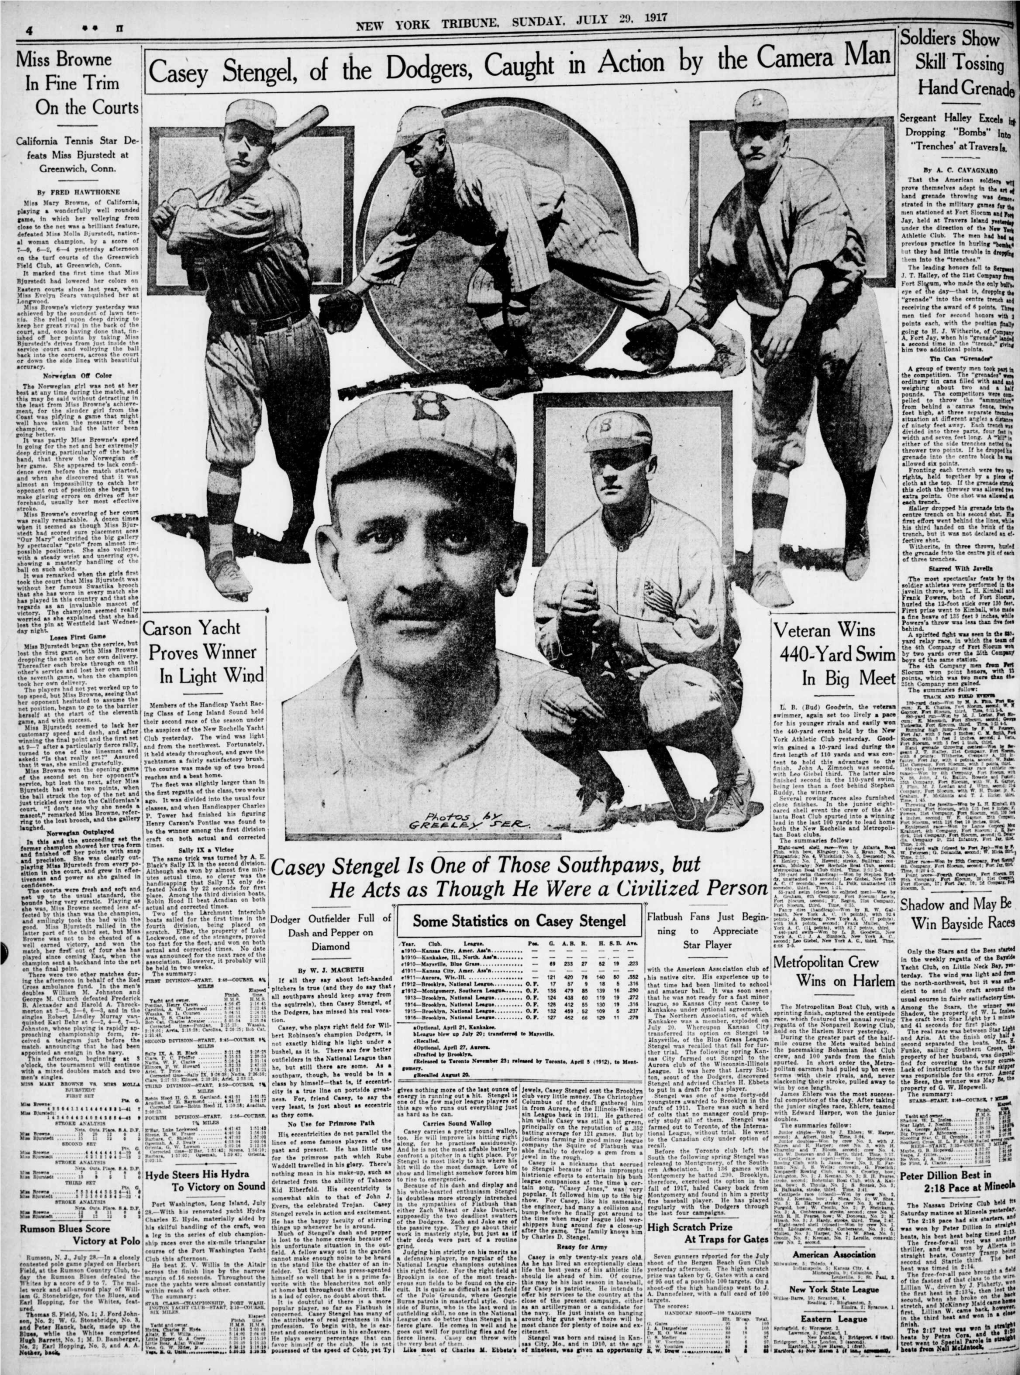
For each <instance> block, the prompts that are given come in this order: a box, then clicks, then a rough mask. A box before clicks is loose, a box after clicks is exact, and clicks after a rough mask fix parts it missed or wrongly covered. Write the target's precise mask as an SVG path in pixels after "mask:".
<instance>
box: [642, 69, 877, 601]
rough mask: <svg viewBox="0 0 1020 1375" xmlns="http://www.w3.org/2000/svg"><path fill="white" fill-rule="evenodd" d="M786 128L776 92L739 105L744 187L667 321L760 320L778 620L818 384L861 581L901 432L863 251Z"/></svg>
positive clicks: (767, 529)
mask: <svg viewBox="0 0 1020 1375" xmlns="http://www.w3.org/2000/svg"><path fill="white" fill-rule="evenodd" d="M789 117H790V116H789V110H788V108H787V104H786V101H785V100H784V98H783V97H782V96H781V95H780V94H779V92H778V91H769V90H754V91H746V92H745V93H744V94H743V95H742V96H741V97H740V99H739V100H738V101H737V104H736V109H735V110H734V114H733V119H734V123H733V128H732V130H731V132H730V142H731V144H732V145H733V149H734V151H735V152H736V154H737V157H738V158H739V159H740V163H741V166H742V167H743V169H744V179H743V181H742V182H741V183H740V184H739V185H737V186H735V187H734V188H733V190H732V191H731V192H730V193H729V195H728V196H727V197H726V199H725V200H724V201H723V203H722V205H721V206H720V207H719V209H718V211H717V212H716V215H715V218H714V219H713V221H712V229H711V233H710V235H709V242H708V252H707V254H706V256H705V260H704V263H703V264H702V268H701V271H700V272H699V273H698V274H697V276H696V277H695V278H694V280H693V281H692V282H691V284H690V286H689V287H688V288H687V290H686V291H685V292H684V293H683V295H682V296H681V298H680V301H679V304H678V306H677V307H676V308H675V309H674V310H671V311H670V312H669V315H668V321H669V323H670V324H671V325H675V326H676V327H677V328H678V329H686V328H687V326H688V325H694V326H695V328H698V327H700V328H702V329H703V328H704V327H705V326H706V325H709V324H711V323H712V322H713V321H714V320H716V319H717V318H718V317H719V315H720V314H721V313H722V311H723V310H724V309H725V308H726V306H727V305H729V303H730V302H731V301H734V300H735V301H739V302H740V304H741V305H742V306H743V308H744V309H745V310H746V311H747V313H748V314H749V315H750V317H751V341H752V345H753V348H752V380H753V385H754V394H753V407H752V414H753V423H754V439H753V448H752V452H753V457H754V462H755V466H756V469H757V471H756V473H755V478H754V485H753V488H752V497H751V513H752V521H753V525H754V548H753V563H754V577H753V582H752V585H751V595H752V596H753V597H754V598H755V600H756V601H758V602H760V603H761V605H762V606H766V607H770V608H774V607H783V606H789V605H790V604H791V603H792V601H793V598H792V597H791V596H790V593H789V591H788V590H787V587H786V584H785V583H784V582H783V578H782V574H781V573H780V571H779V547H780V541H781V536H782V530H783V521H784V519H785V517H786V507H787V502H788V500H789V493H790V473H791V472H792V471H793V470H794V469H795V468H799V467H800V465H801V464H802V463H803V462H804V439H805V435H806V434H807V427H808V421H809V420H810V418H811V408H812V404H813V398H814V391H815V383H816V381H817V387H818V427H819V429H820V430H821V433H822V441H823V443H824V444H825V448H826V450H827V452H828V454H829V457H830V459H831V460H832V464H833V467H834V468H835V469H836V472H837V473H838V474H839V477H840V480H841V482H842V484H843V490H844V492H845V494H846V530H845V538H844V548H843V571H844V572H845V574H846V576H847V577H848V578H850V580H851V581H854V582H856V581H857V579H858V578H862V577H863V576H864V574H865V573H866V572H867V569H868V563H869V561H870V557H871V544H870V539H869V535H868V504H869V502H870V499H871V488H872V484H873V482H874V478H875V466H876V464H877V463H878V459H879V455H880V454H881V452H882V448H883V446H884V444H885V441H886V440H887V439H888V437H889V432H890V430H891V429H892V397H891V395H890V391H889V374H888V370H887V367H886V361H885V343H884V340H883V338H882V324H881V320H880V318H879V314H878V303H877V302H876V300H875V296H874V293H873V292H872V290H871V288H870V287H867V286H865V285H864V273H865V251H864V242H863V240H862V238H861V236H860V234H859V233H858V231H857V229H856V227H855V225H854V222H853V218H852V217H851V214H850V211H849V209H848V208H847V204H846V201H845V200H844V199H843V195H842V192H841V191H840V189H839V186H838V185H837V184H836V180H835V178H834V177H833V175H832V173H831V172H830V171H829V169H828V168H827V167H823V166H822V165H821V163H818V162H814V161H812V160H811V159H810V158H795V157H790V156H789V147H790V138H789V134H788V132H787V122H788V120H789ZM635 356H637V357H638V358H639V359H640V357H641V352H640V350H639V351H638V352H637V353H636V355H635Z"/></svg>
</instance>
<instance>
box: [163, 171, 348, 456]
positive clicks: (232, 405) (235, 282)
mask: <svg viewBox="0 0 1020 1375" xmlns="http://www.w3.org/2000/svg"><path fill="white" fill-rule="evenodd" d="M167 250H168V251H169V252H170V253H177V254H181V255H182V256H183V257H184V259H185V262H186V264H187V265H188V266H189V267H190V268H191V269H193V270H197V271H198V272H199V273H200V274H201V276H202V278H204V281H205V284H206V286H207V292H206V300H207V301H208V303H209V310H210V319H209V334H208V338H207V341H206V354H205V381H206V396H207V399H208V404H209V432H208V437H207V440H206V458H207V459H208V460H209V462H210V463H218V464H223V465H225V466H227V467H234V468H244V467H246V466H247V465H248V464H249V463H251V461H252V459H253V458H254V457H255V436H256V434H257V433H258V429H259V425H260V424H261V423H262V405H263V402H265V407H266V415H267V418H268V422H269V433H270V435H271V437H272V440H273V447H274V450H275V452H276V461H277V462H278V463H279V465H280V467H281V468H283V470H284V471H285V472H287V473H291V472H299V473H308V472H313V473H314V472H315V471H317V469H318V463H319V455H320V453H321V452H322V446H323V444H324V443H325V442H326V436H327V434H328V433H329V351H328V349H327V346H326V339H325V336H324V334H323V333H322V330H321V329H320V327H319V325H318V323H317V322H316V321H315V320H314V319H313V318H312V315H311V314H310V310H309V301H310V295H309V286H310V278H309V273H308V249H307V248H306V247H305V245H304V243H303V241H302V238H301V202H300V199H299V198H298V193H297V188H296V187H295V186H294V185H293V183H292V182H290V181H288V179H287V178H286V177H285V176H283V174H282V173H281V172H278V171H277V170H276V169H275V168H274V167H268V166H267V167H266V169H265V170H264V171H263V172H262V173H261V174H260V175H259V176H257V177H255V178H254V179H253V180H252V181H249V182H247V183H246V184H245V186H244V187H242V188H241V189H240V190H239V191H237V192H232V191H231V189H230V186H229V183H228V182H226V181H224V182H222V183H221V184H220V185H219V186H218V187H217V188H216V189H215V190H214V191H213V192H212V194H211V195H210V197H209V201H208V203H207V204H206V205H204V206H203V207H201V208H200V209H196V208H195V207H193V206H188V205H184V206H181V208H180V209H179V210H178V211H177V214H176V216H175V218H174V222H173V227H172V229H171V232H170V237H169V239H168V241H167Z"/></svg>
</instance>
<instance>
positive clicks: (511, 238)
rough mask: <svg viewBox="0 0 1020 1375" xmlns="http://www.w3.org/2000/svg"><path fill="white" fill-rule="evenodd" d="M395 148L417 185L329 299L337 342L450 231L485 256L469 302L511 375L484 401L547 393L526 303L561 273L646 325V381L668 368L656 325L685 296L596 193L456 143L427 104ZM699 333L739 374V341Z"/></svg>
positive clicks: (728, 333)
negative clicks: (424, 249)
mask: <svg viewBox="0 0 1020 1375" xmlns="http://www.w3.org/2000/svg"><path fill="white" fill-rule="evenodd" d="M394 146H395V147H396V148H398V149H400V150H401V151H402V152H403V155H404V161H405V163H406V164H407V166H408V168H409V169H410V171H411V172H412V173H413V175H414V176H415V177H416V178H417V185H416V186H415V187H414V188H413V190H412V191H411V194H410V196H409V197H408V200H407V204H406V205H405V207H404V210H403V213H402V214H401V216H400V219H399V220H398V222H397V225H396V228H395V229H394V230H393V231H392V232H391V233H389V234H387V235H386V237H385V238H384V239H383V240H382V242H381V243H380V244H379V246H378V247H377V248H376V250H375V252H374V253H373V254H372V256H371V257H370V258H369V260H368V262H367V263H366V264H365V265H364V267H363V268H362V269H361V271H360V272H359V273H358V275H357V276H356V277H355V278H354V280H353V282H351V284H350V286H348V287H344V288H343V289H342V290H341V291H338V292H336V293H335V294H334V295H332V296H326V297H324V298H323V300H322V302H321V304H320V313H319V319H320V321H321V322H322V324H323V325H324V326H325V328H326V329H327V330H329V331H330V333H333V332H334V331H336V330H344V331H347V330H351V329H353V328H354V326H355V325H356V324H357V322H358V319H359V317H360V314H361V309H362V301H361V298H362V297H363V296H364V295H365V293H366V292H368V291H370V290H372V289H373V288H374V287H378V286H383V285H385V284H393V285H399V283H400V282H401V280H402V279H403V276H404V273H405V272H406V271H407V268H408V266H409V264H410V262H411V259H412V258H413V257H414V254H415V250H416V249H417V248H418V245H419V244H422V243H424V242H425V241H426V239H430V238H431V237H432V236H433V235H434V234H436V233H438V232H439V231H440V230H443V231H445V232H446V233H448V234H456V235H458V236H459V237H460V238H462V239H465V240H467V242H468V243H471V244H477V245H480V246H484V247H486V248H487V249H488V251H487V252H486V253H485V255H484V256H483V257H482V259H481V261H480V263H479V264H478V267H477V268H476V270H475V272H474V275H473V276H472V278H471V281H470V283H469V285H468V294H467V300H468V304H469V305H470V306H472V307H473V308H474V311H475V313H476V315H477V316H478V320H479V323H480V324H481V325H482V327H483V328H484V329H485V330H486V331H487V333H488V336H489V338H490V339H491V340H492V342H493V344H495V346H496V348H497V349H498V350H499V351H500V353H501V354H502V356H503V360H504V363H505V369H506V372H505V376H504V378H503V380H502V381H501V382H499V383H498V384H497V385H496V386H495V387H491V388H488V389H486V390H485V391H483V392H482V395H483V396H486V397H488V398H489V399H490V400H501V399H505V398H507V397H510V396H516V395H517V394H518V393H519V392H536V391H540V390H541V388H542V379H541V378H540V377H539V375H538V372H537V370H536V368H535V363H534V360H533V357H532V353H531V348H530V345H529V333H530V326H531V300H532V297H533V296H534V294H535V292H536V291H537V290H539V289H540V288H541V287H542V286H544V285H545V283H546V282H548V281H549V279H550V276H551V270H552V268H554V267H555V268H558V269H559V270H560V272H563V273H564V274H565V275H566V276H568V277H571V278H573V279H574V281H577V282H580V283H581V285H582V286H585V287H587V288H588V290H589V291H593V292H594V293H595V294H596V295H598V296H601V297H603V298H604V299H605V300H607V301H612V302H613V303H614V304H615V305H620V306H626V307H627V308H628V309H629V310H633V311H635V312H636V313H637V314H638V315H643V316H645V317H646V319H647V321H648V324H647V325H645V326H638V327H637V329H636V330H633V331H631V334H630V335H629V336H628V337H631V338H632V343H633V337H634V336H635V335H636V336H637V338H638V340H639V342H640V343H641V344H642V353H643V356H642V359H641V361H642V362H644V363H645V365H646V366H647V367H648V369H649V371H650V372H661V371H663V370H664V369H665V368H667V367H668V366H669V364H670V363H671V362H672V360H673V353H674V351H675V349H676V341H677V331H676V329H675V328H674V327H673V326H672V325H668V324H666V322H665V321H664V320H662V319H661V317H662V316H663V315H664V314H665V312H666V311H667V310H668V309H669V308H670V307H671V306H672V305H674V304H675V303H676V301H677V300H678V299H679V296H680V293H679V291H678V290H677V289H676V288H674V287H672V286H671V285H670V282H669V278H668V277H667V276H666V274H665V273H664V272H648V271H646V269H645V268H644V267H643V266H642V265H641V263H640V262H639V260H638V258H637V256H636V255H635V253H634V252H633V250H632V249H631V247H630V245H629V244H628V243H627V241H626V240H625V239H624V238H623V236H622V235H621V234H620V233H619V232H618V231H617V229H616V228H615V227H614V226H613V224H612V222H611V221H610V219H609V216H608V215H607V213H606V211H605V209H604V208H603V206H602V204H601V203H600V202H599V201H598V200H596V198H595V197H594V196H593V195H591V193H590V192H588V191H586V190H584V188H583V187H580V186H571V185H570V184H568V183H565V182H564V181H563V178H562V177H561V176H560V175H559V173H558V172H555V171H553V170H552V169H551V168H549V167H541V166H538V165H536V164H535V163H531V162H528V161H526V160H525V159H524V158H522V157H520V156H519V155H518V154H517V153H513V152H510V151H509V150H508V149H505V148H496V147H491V146H490V145H488V144H484V143H458V144H453V143H451V142H450V141H449V139H448V136H447V130H446V121H445V119H444V118H443V112H442V111H441V110H438V109H436V108H435V107H433V106H430V105H415V106H413V107H412V108H411V109H410V110H407V111H406V112H405V113H404V114H403V115H402V116H401V119H400V123H399V124H398V126H397V136H396V143H395V145H394ZM695 328H696V329H697V330H698V332H699V333H702V334H704V336H705V337H706V338H707V339H709V340H710V341H711V342H712V343H713V345H714V346H715V348H716V356H717V360H718V361H719V363H720V365H721V372H722V375H723V376H724V377H728V376H735V375H736V374H737V373H738V372H740V371H742V370H743V367H744V345H743V341H742V339H741V337H740V335H739V334H737V333H735V332H734V331H733V330H730V329H728V328H726V327H725V326H720V325H717V324H715V323H714V322H713V325H712V326H711V327H708V328H705V329H702V328H701V327H700V326H699V325H695ZM639 331H643V333H639ZM627 351H628V352H629V351H630V350H629V349H628V350H627ZM632 356H633V355H632Z"/></svg>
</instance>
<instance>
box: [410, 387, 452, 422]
mask: <svg viewBox="0 0 1020 1375" xmlns="http://www.w3.org/2000/svg"><path fill="white" fill-rule="evenodd" d="M413 400H414V418H415V420H447V419H449V415H450V412H449V411H448V410H447V409H446V406H445V405H444V398H443V397H441V396H440V395H439V393H438V392H434V391H419V392H415V394H414V397H413Z"/></svg>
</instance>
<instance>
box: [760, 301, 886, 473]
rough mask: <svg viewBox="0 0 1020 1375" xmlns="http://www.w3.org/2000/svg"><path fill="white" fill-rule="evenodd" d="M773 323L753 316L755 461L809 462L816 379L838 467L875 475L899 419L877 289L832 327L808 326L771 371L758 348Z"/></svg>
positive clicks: (821, 418) (825, 436) (789, 465)
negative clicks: (806, 455)
mask: <svg viewBox="0 0 1020 1375" xmlns="http://www.w3.org/2000/svg"><path fill="white" fill-rule="evenodd" d="M770 323H771V321H770V320H768V319H766V318H764V317H762V316H760V315H752V316H751V343H752V350H753V351H752V359H751V375H752V381H753V387H754V396H753V406H752V410H753V420H754V436H753V441H752V450H751V452H752V457H753V459H754V462H755V464H756V465H757V466H758V467H759V468H770V469H775V470H778V471H780V472H789V471H790V470H791V469H793V468H799V467H800V465H801V464H802V463H803V462H804V441H805V437H806V435H807V428H808V421H809V420H810V419H811V405H812V401H813V399H814V394H815V383H816V381H817V384H818V428H819V429H820V430H821V434H822V441H823V443H824V444H825V448H826V451H827V452H828V455H829V457H830V458H831V460H832V465H833V467H834V468H835V469H836V471H837V473H839V474H840V475H841V476H842V475H843V474H844V473H845V474H853V473H866V472H870V471H871V469H873V468H874V467H875V464H876V463H877V462H878V459H879V455H880V454H881V452H882V449H883V446H884V445H885V441H886V440H887V439H888V438H889V432H890V431H891V429H892V420H893V415H892V395H891V393H890V390H889V372H888V369H887V367H886V361H885V341H884V339H883V338H882V322H881V319H880V318H879V314H878V302H877V300H876V299H875V293H874V292H873V291H872V290H871V288H870V287H867V286H866V287H864V288H863V290H862V291H861V294H860V297H859V298H858V300H857V301H856V303H855V304H854V306H853V307H852V309H851V310H849V311H848V312H847V314H846V315H844V316H843V318H842V319H841V320H838V321H837V322H836V323H835V324H834V325H832V326H830V327H829V328H827V329H826V328H822V327H821V326H819V325H815V326H813V327H812V326H811V325H808V326H807V327H806V328H805V329H804V331H803V332H802V333H801V336H800V338H799V339H798V340H797V343H796V345H795V346H794V348H793V350H792V352H791V353H790V354H789V355H788V356H787V357H786V358H784V359H782V360H781V361H780V362H778V363H773V364H772V366H771V367H768V368H766V367H764V366H763V365H762V364H761V363H759V362H758V358H757V353H758V346H759V345H760V343H761V341H762V338H763V337H764V335H765V331H766V330H767V329H768V327H769V325H770Z"/></svg>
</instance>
